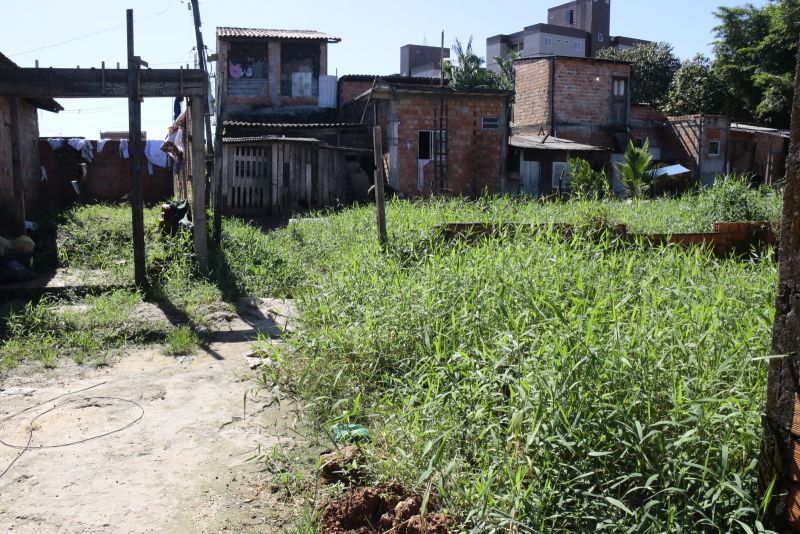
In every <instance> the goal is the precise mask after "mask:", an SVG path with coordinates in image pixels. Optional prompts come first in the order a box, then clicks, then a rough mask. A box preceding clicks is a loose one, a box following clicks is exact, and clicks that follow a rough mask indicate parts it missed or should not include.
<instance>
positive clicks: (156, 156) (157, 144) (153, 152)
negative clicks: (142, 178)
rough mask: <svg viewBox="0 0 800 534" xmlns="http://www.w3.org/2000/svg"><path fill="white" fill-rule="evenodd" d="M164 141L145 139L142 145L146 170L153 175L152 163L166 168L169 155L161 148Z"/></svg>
mask: <svg viewBox="0 0 800 534" xmlns="http://www.w3.org/2000/svg"><path fill="white" fill-rule="evenodd" d="M163 144H164V143H163V142H161V141H158V140H153V141H147V143H145V145H144V157H145V158H146V159H147V172H148V173H150V176H152V175H153V165H155V166H156V167H161V168H162V169H166V168H167V167H168V166H169V156H167V153H166V152H164V151H162V150H161V145H163Z"/></svg>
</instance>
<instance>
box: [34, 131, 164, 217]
mask: <svg viewBox="0 0 800 534" xmlns="http://www.w3.org/2000/svg"><path fill="white" fill-rule="evenodd" d="M93 144H94V146H95V149H96V147H97V142H96V141H93ZM39 147H40V148H39V150H40V152H41V155H42V165H43V166H44V167H45V170H46V171H47V177H48V181H47V182H46V183H43V184H40V190H41V191H42V193H43V195H42V197H43V200H44V201H46V202H47V203H49V204H50V205H51V206H53V207H56V208H60V207H64V206H67V205H69V204H71V203H72V202H74V201H75V200H77V197H76V195H75V192H74V190H73V189H72V185H71V181H72V180H74V179H75V178H76V173H77V171H76V166H77V165H78V164H79V163H81V162H82V161H83V160H82V159H81V157H80V155H79V154H78V152H77V151H75V150H73V149H72V148H70V147H68V146H65V147H63V148H60V149H59V150H57V151H54V150H53V149H52V148H51V147H50V145H49V144H48V142H47V141H46V140H41V141H40V142H39ZM130 164H131V160H130V159H125V158H123V157H121V156H120V155H119V141H108V142H107V143H106V145H105V148H104V149H103V151H102V152H101V153H99V154H98V153H97V151H96V150H95V157H94V160H93V161H92V162H91V163H88V164H87V166H88V167H87V176H86V178H85V179H83V180H82V184H81V194H82V196H83V197H82V198H83V200H85V201H110V202H113V201H118V200H122V199H123V198H125V197H126V196H127V195H129V194H130V190H131V181H130ZM141 177H142V198H143V199H144V202H145V203H147V204H154V203H156V202H159V201H161V200H165V199H167V198H169V197H170V196H171V195H172V173H171V171H170V170H169V169H162V168H160V167H156V166H154V167H153V175H152V176H151V175H150V174H149V173H148V171H147V161H146V159H145V158H144V155H143V156H142V174H141Z"/></svg>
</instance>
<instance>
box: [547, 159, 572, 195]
mask: <svg viewBox="0 0 800 534" xmlns="http://www.w3.org/2000/svg"><path fill="white" fill-rule="evenodd" d="M552 178H553V179H552V184H551V185H552V186H553V191H559V190H560V191H566V190H567V189H569V167H568V166H567V163H566V162H565V161H555V162H553V176H552Z"/></svg>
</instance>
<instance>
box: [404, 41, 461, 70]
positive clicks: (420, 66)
mask: <svg viewBox="0 0 800 534" xmlns="http://www.w3.org/2000/svg"><path fill="white" fill-rule="evenodd" d="M442 58H444V59H449V58H450V49H449V48H439V47H438V46H420V45H410V44H409V45H406V46H404V47H402V48H401V49H400V74H401V75H403V76H418V77H430V78H437V77H439V76H441V74H442Z"/></svg>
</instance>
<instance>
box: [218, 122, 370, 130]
mask: <svg viewBox="0 0 800 534" xmlns="http://www.w3.org/2000/svg"><path fill="white" fill-rule="evenodd" d="M223 125H224V126H231V127H234V128H237V127H238V128H272V129H286V128H293V129H307V128H351V127H356V126H362V127H363V126H365V125H364V124H359V123H353V122H285V123H284V122H246V121H225V122H224V123H223Z"/></svg>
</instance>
